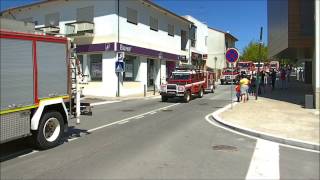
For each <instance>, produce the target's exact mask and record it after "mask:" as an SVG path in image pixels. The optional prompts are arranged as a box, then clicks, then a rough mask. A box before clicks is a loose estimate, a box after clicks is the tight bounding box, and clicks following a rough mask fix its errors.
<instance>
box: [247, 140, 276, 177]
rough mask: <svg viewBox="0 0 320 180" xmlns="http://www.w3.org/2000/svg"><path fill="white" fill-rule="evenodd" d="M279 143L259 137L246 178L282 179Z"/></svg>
mask: <svg viewBox="0 0 320 180" xmlns="http://www.w3.org/2000/svg"><path fill="white" fill-rule="evenodd" d="M279 171H280V170H279V144H277V143H273V142H270V141H266V140H262V139H259V140H258V141H257V144H256V148H255V151H254V153H253V156H252V159H251V163H250V167H249V170H248V172H247V176H246V179H273V180H276V179H280V173H279Z"/></svg>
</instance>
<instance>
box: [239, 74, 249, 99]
mask: <svg viewBox="0 0 320 180" xmlns="http://www.w3.org/2000/svg"><path fill="white" fill-rule="evenodd" d="M248 90H249V79H247V77H246V76H244V75H242V76H241V80H240V91H241V98H242V101H243V102H244V103H245V102H246V101H247V100H248Z"/></svg>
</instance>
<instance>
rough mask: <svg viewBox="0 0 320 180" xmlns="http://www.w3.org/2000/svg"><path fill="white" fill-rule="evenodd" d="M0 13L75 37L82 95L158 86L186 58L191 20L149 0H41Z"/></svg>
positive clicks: (134, 91) (124, 92)
mask: <svg viewBox="0 0 320 180" xmlns="http://www.w3.org/2000/svg"><path fill="white" fill-rule="evenodd" d="M2 16H3V17H6V18H14V19H17V20H23V21H32V22H34V23H35V24H36V28H37V29H38V30H41V31H43V32H46V33H47V34H62V35H66V36H67V37H70V38H72V39H74V41H75V43H76V44H77V48H76V50H77V54H78V58H79V59H80V61H81V64H82V71H83V74H84V75H85V82H86V83H85V85H83V86H84V87H83V93H84V95H93V96H110V97H113V96H116V95H119V96H127V95H131V94H142V93H143V92H144V88H145V87H147V89H152V90H153V89H154V88H156V89H159V87H160V84H161V83H164V82H165V81H166V78H167V77H168V76H169V75H170V73H171V72H172V71H173V69H174V68H175V66H176V64H179V62H180V60H186V59H188V58H189V43H190V40H189V28H190V27H191V25H193V23H192V22H190V21H189V20H187V19H185V18H183V17H180V16H178V15H176V14H174V13H172V12H170V11H168V10H166V9H164V8H162V7H160V6H158V5H156V4H154V3H153V2H151V1H149V0H136V1H126V0H119V1H117V0H110V1H100V0H92V1H64V0H54V1H44V2H40V3H35V4H31V5H28V6H23V7H19V8H14V9H9V10H7V11H4V12H3V13H2ZM117 52H124V53H125V58H124V62H125V72H124V73H120V74H119V76H118V74H117V73H116V72H115V68H116V67H115V63H116V61H117ZM118 78H119V82H120V83H119V85H118ZM118 87H119V88H118Z"/></svg>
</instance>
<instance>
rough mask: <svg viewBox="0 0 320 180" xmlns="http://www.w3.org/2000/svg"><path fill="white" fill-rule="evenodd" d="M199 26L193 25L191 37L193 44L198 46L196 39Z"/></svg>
mask: <svg viewBox="0 0 320 180" xmlns="http://www.w3.org/2000/svg"><path fill="white" fill-rule="evenodd" d="M196 34H197V26H194V25H191V28H190V39H191V46H192V47H196V41H197V36H196Z"/></svg>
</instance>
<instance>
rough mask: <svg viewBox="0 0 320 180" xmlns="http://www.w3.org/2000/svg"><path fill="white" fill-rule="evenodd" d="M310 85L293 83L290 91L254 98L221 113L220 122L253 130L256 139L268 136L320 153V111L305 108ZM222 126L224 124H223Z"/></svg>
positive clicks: (285, 90)
mask: <svg viewBox="0 0 320 180" xmlns="http://www.w3.org/2000/svg"><path fill="white" fill-rule="evenodd" d="M308 88H309V87H308V85H305V84H302V83H300V82H297V81H293V82H291V83H290V84H289V88H288V89H284V90H280V89H278V90H275V91H274V92H272V93H271V92H269V93H266V94H263V96H264V97H258V100H255V99H254V97H253V96H250V100H249V101H248V102H247V103H238V104H237V105H236V106H234V107H233V108H232V109H230V108H229V109H228V110H226V111H224V112H222V113H220V114H219V115H218V116H219V117H218V118H216V120H217V119H218V121H219V120H220V121H222V123H223V124H224V123H226V124H227V125H229V126H230V125H231V126H234V127H236V128H235V129H238V130H239V129H241V128H243V129H247V130H249V131H250V130H252V131H253V132H258V133H255V134H256V135H258V136H260V137H261V135H259V134H260V133H261V134H267V135H268V136H273V137H274V138H273V139H278V142H289V144H290V145H296V144H300V145H298V146H300V147H304V145H303V144H305V145H306V146H308V144H313V145H316V146H317V148H316V149H318V150H319V133H320V128H319V126H320V124H319V123H320V120H319V110H315V109H305V108H303V103H304V100H303V96H304V93H308V91H309V89H308ZM220 123H221V122H220Z"/></svg>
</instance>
